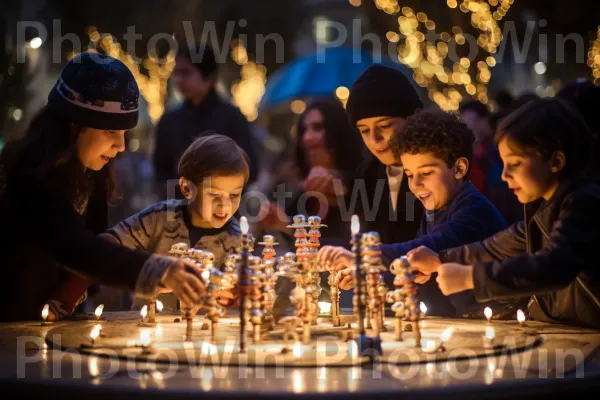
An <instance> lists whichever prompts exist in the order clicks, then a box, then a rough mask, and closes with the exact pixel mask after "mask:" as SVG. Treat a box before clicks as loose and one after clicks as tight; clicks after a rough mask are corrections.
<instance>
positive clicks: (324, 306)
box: [319, 301, 331, 314]
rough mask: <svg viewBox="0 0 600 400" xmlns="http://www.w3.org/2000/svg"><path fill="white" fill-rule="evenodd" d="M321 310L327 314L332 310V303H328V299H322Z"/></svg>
mask: <svg viewBox="0 0 600 400" xmlns="http://www.w3.org/2000/svg"><path fill="white" fill-rule="evenodd" d="M319 312H320V313H321V314H327V313H330V312H331V303H328V302H326V301H320V302H319Z"/></svg>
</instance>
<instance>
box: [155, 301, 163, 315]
mask: <svg viewBox="0 0 600 400" xmlns="http://www.w3.org/2000/svg"><path fill="white" fill-rule="evenodd" d="M163 308H164V306H163V303H162V301H160V300H156V311H157V312H161V311H162V310H163Z"/></svg>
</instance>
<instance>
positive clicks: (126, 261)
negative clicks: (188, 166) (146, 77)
mask: <svg viewBox="0 0 600 400" xmlns="http://www.w3.org/2000/svg"><path fill="white" fill-rule="evenodd" d="M138 97H139V91H138V87H137V84H136V82H135V79H134V77H133V75H132V74H131V72H130V71H129V69H127V67H126V66H125V65H124V64H123V63H121V62H120V61H118V60H115V59H113V58H111V57H106V56H103V55H101V54H96V53H84V54H81V55H79V56H77V57H74V58H73V59H72V60H71V61H69V63H67V65H66V66H65V67H64V69H63V71H62V72H61V74H60V77H59V78H58V81H57V82H56V84H55V86H54V87H53V89H52V90H51V92H50V94H49V96H48V104H47V105H46V106H45V107H43V108H42V110H41V111H40V112H39V113H38V114H37V115H36V116H34V117H33V120H32V122H31V124H30V126H29V128H28V129H27V132H26V134H25V136H24V137H23V138H21V139H18V140H16V141H13V142H11V143H8V144H7V145H6V146H5V147H4V149H3V151H2V154H1V155H0V214H1V215H2V224H0V265H2V271H3V274H4V276H3V279H2V283H1V284H0V299H1V300H2V304H13V305H14V306H12V307H2V309H1V310H0V321H13V320H27V319H29V320H32V319H38V318H39V317H40V312H41V310H42V308H43V306H44V304H45V303H46V302H48V300H49V299H50V298H54V299H55V301H53V302H52V304H50V305H51V307H50V314H49V317H48V319H54V318H56V317H58V316H62V314H64V315H66V314H68V313H70V312H72V311H73V309H74V308H75V306H76V304H77V302H78V301H80V300H81V295H82V294H83V293H84V292H85V288H86V287H87V285H88V284H89V281H88V279H90V280H96V281H99V282H100V283H104V284H107V285H113V286H118V287H120V288H123V289H128V290H131V291H135V294H136V295H137V296H139V297H143V298H152V297H154V296H155V295H156V294H157V293H158V290H159V287H161V286H166V287H167V288H168V289H171V290H173V291H174V293H175V295H176V296H177V297H178V298H179V299H180V300H183V301H185V302H189V303H195V302H197V301H198V300H199V299H200V296H201V294H202V292H203V291H204V285H203V284H202V282H201V280H200V279H199V278H198V277H197V274H200V271H199V270H198V269H197V268H196V267H195V266H194V265H192V264H190V263H187V262H185V261H182V260H177V259H175V258H172V257H166V256H161V255H151V254H149V253H146V252H141V251H133V250H130V249H126V248H123V247H120V246H115V245H114V244H113V243H108V242H107V241H106V240H102V239H100V238H97V237H96V234H98V233H100V232H102V231H104V230H105V229H106V218H107V210H108V200H109V198H110V195H111V189H112V188H113V187H114V185H113V179H112V175H111V174H110V170H108V166H107V164H109V163H110V160H111V159H112V158H114V157H115V156H116V155H117V154H118V153H120V152H122V151H123V150H124V149H125V131H126V130H127V129H131V128H133V127H134V126H135V125H136V124H137V120H138ZM188 271H190V272H188ZM66 282H71V284H70V285H68V286H69V287H70V288H73V287H76V288H79V291H76V290H75V291H73V290H71V291H70V292H69V294H66V293H65V291H64V290H63V285H64V284H65V283H66ZM71 292H74V293H76V295H75V296H71V295H70V293H71Z"/></svg>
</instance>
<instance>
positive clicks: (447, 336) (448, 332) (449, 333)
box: [440, 327, 454, 346]
mask: <svg viewBox="0 0 600 400" xmlns="http://www.w3.org/2000/svg"><path fill="white" fill-rule="evenodd" d="M452 333H454V328H453V327H450V328H446V330H445V331H444V332H442V336H441V337H440V339H441V340H442V346H443V345H445V344H446V343H447V342H448V341H449V340H450V338H451V337H452Z"/></svg>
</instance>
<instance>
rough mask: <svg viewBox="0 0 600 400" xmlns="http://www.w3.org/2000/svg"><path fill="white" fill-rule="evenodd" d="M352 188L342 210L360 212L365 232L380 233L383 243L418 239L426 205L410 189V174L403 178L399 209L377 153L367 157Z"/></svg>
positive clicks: (350, 187)
mask: <svg viewBox="0 0 600 400" xmlns="http://www.w3.org/2000/svg"><path fill="white" fill-rule="evenodd" d="M348 187H349V190H348V194H347V195H346V197H345V201H344V202H342V203H345V204H342V205H340V212H342V213H343V212H347V213H349V214H350V215H352V214H353V213H356V214H358V216H359V218H360V223H361V227H360V230H361V232H369V231H376V232H379V235H380V236H381V242H382V243H401V242H406V241H409V240H411V239H414V237H415V235H416V233H417V230H418V229H419V226H420V224H421V216H422V215H423V205H422V204H421V202H420V201H419V200H417V198H416V197H415V196H414V195H413V194H412V192H411V191H410V190H409V188H408V180H407V179H406V177H404V179H402V184H401V186H400V190H399V191H398V202H397V203H396V211H395V212H394V210H393V208H392V203H391V201H390V188H389V186H388V180H387V175H386V166H385V165H384V164H382V163H381V162H380V161H379V160H378V159H377V158H376V157H375V156H373V155H371V154H369V155H368V156H367V158H366V159H365V161H363V163H361V165H360V166H359V167H358V169H357V172H356V173H355V175H354V178H353V179H352V181H351V182H349V185H348ZM352 200H354V201H352ZM342 207H344V208H342ZM348 221H349V220H348ZM348 229H350V227H349V226H348Z"/></svg>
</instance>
